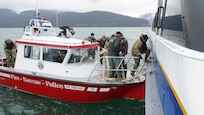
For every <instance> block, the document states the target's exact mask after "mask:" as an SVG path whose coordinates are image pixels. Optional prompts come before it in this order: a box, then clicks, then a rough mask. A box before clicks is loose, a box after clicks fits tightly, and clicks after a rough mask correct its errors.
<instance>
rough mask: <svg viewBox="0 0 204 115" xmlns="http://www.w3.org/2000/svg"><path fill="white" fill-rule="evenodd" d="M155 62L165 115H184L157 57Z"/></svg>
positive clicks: (154, 58)
mask: <svg viewBox="0 0 204 115" xmlns="http://www.w3.org/2000/svg"><path fill="white" fill-rule="evenodd" d="M153 60H154V64H155V69H156V82H157V87H158V92H159V96H160V100H161V103H162V107H163V111H164V113H165V115H183V113H182V110H181V108H180V106H179V104H178V102H177V100H176V98H175V96H174V94H173V92H172V90H171V88H170V86H169V84H168V82H167V79H166V77H165V75H164V73H163V72H162V69H161V67H160V65H159V63H158V61H157V59H156V56H155V55H154V57H153Z"/></svg>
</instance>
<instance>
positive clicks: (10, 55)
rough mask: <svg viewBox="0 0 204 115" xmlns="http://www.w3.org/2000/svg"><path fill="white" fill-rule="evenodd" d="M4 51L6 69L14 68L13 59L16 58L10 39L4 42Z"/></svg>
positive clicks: (13, 45)
mask: <svg viewBox="0 0 204 115" xmlns="http://www.w3.org/2000/svg"><path fill="white" fill-rule="evenodd" d="M4 51H5V54H6V65H7V67H14V63H15V58H16V49H15V44H14V43H13V41H12V40H11V39H7V40H5V43H4Z"/></svg>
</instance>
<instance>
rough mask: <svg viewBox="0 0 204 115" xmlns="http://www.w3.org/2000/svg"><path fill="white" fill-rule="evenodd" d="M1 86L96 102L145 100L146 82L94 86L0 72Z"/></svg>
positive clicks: (32, 92) (72, 100)
mask: <svg viewBox="0 0 204 115" xmlns="http://www.w3.org/2000/svg"><path fill="white" fill-rule="evenodd" d="M0 84H1V85H2V86H6V87H10V88H14V89H16V90H20V91H23V92H26V93H31V94H35V95H39V96H43V97H48V98H54V99H59V100H65V101H71V102H80V103H95V102H104V101H108V100H113V99H117V98H122V97H129V98H135V99H137V100H144V89H145V88H144V86H145V81H144V82H141V83H130V84H114V83H112V84H110V83H109V84H108V83H107V84H97V83H95V84H94V83H89V82H76V81H65V80H58V79H50V78H49V76H48V77H47V78H46V77H40V76H37V75H26V74H21V73H15V72H11V71H5V69H0Z"/></svg>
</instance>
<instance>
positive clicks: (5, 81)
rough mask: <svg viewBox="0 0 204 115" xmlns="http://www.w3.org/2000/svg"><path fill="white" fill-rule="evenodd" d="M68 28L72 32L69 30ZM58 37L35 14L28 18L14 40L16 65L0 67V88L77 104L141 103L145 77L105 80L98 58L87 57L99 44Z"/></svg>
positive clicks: (43, 19) (46, 23) (50, 27)
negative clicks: (121, 100)
mask: <svg viewBox="0 0 204 115" xmlns="http://www.w3.org/2000/svg"><path fill="white" fill-rule="evenodd" d="M36 14H37V13H36ZM64 28H66V26H65V27H64ZM67 28H68V27H67ZM68 29H70V30H71V32H73V30H72V28H68ZM57 35H58V34H57V32H56V28H53V27H52V24H51V22H50V21H48V20H47V19H45V18H42V17H39V16H38V15H37V16H36V18H34V19H31V20H30V22H29V25H28V26H26V27H25V29H24V34H23V36H22V38H21V39H17V40H16V41H15V44H16V45H17V55H16V60H15V66H14V67H13V68H10V67H5V66H3V65H4V64H2V66H0V85H2V86H6V87H10V88H13V89H16V90H19V91H23V92H26V93H31V94H34V95H39V96H43V97H48V98H54V99H59V100H66V101H72V102H80V103H93V102H103V101H108V100H112V99H117V98H122V97H129V98H135V99H138V100H144V95H145V94H144V92H145V91H144V90H145V78H144V76H140V79H133V78H132V79H131V76H128V75H129V74H128V75H127V78H126V80H125V81H122V82H121V81H114V80H113V79H111V80H110V79H109V78H107V77H105V74H104V72H105V69H104V67H103V66H102V65H101V64H100V63H99V62H100V61H99V59H98V60H95V59H91V57H89V54H88V51H89V50H90V49H91V48H97V47H98V46H99V44H98V43H91V42H89V41H84V40H79V39H73V38H67V37H66V36H60V37H59V36H57ZM2 63H3V62H2ZM128 79H129V80H128ZM130 79H131V80H130Z"/></svg>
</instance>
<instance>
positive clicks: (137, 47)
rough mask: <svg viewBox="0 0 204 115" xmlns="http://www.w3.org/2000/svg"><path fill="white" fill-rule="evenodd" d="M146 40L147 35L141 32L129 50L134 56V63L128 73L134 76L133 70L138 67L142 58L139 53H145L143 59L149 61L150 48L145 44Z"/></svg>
mask: <svg viewBox="0 0 204 115" xmlns="http://www.w3.org/2000/svg"><path fill="white" fill-rule="evenodd" d="M147 40H148V36H147V35H143V34H142V35H141V36H140V38H139V39H138V40H137V41H136V42H135V44H134V45H133V47H132V50H131V52H132V55H133V56H134V57H135V58H134V61H135V64H134V67H133V69H134V70H132V71H131V73H130V74H131V75H132V76H135V70H136V69H137V68H138V66H139V64H140V59H142V56H141V54H143V53H145V60H144V61H145V62H146V63H149V62H151V60H149V59H148V57H149V54H150V49H149V48H148V47H147V44H146V42H147Z"/></svg>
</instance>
